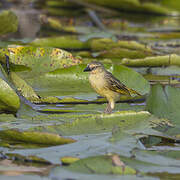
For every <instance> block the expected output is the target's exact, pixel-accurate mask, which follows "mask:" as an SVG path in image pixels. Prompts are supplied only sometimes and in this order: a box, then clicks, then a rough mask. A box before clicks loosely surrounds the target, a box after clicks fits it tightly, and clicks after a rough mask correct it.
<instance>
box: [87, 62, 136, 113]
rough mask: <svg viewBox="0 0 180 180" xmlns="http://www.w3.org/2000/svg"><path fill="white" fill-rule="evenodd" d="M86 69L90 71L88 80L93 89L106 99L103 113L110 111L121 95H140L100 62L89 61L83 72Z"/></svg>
mask: <svg viewBox="0 0 180 180" xmlns="http://www.w3.org/2000/svg"><path fill="white" fill-rule="evenodd" d="M86 71H89V72H90V73H89V82H90V84H91V86H92V87H93V89H94V90H95V91H96V92H97V93H98V94H100V95H101V96H103V97H105V98H106V99H107V100H108V105H107V107H106V109H105V111H104V113H108V114H110V113H112V110H113V109H114V107H115V102H116V101H117V100H118V99H119V98H120V96H121V95H127V96H131V93H132V94H137V95H140V94H139V93H138V92H136V91H135V90H133V89H130V88H128V87H126V86H125V85H124V84H123V83H121V82H120V81H119V80H118V79H116V78H115V77H114V76H113V75H112V74H111V73H110V72H109V71H107V70H106V69H105V68H104V66H103V64H102V63H100V62H96V61H93V62H91V63H90V64H88V65H87V67H86V68H85V69H84V72H86Z"/></svg>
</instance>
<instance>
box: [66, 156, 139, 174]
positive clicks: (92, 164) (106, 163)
mask: <svg viewBox="0 0 180 180" xmlns="http://www.w3.org/2000/svg"><path fill="white" fill-rule="evenodd" d="M117 157H118V156H117ZM112 158H113V156H96V157H89V158H85V159H80V160H78V161H76V162H74V163H72V164H71V165H70V166H69V167H68V169H69V170H72V171H77V172H83V173H95V174H121V175H127V174H131V175H132V174H136V170H135V169H133V168H132V167H130V166H127V165H124V166H116V165H113V160H112ZM122 163H123V162H122Z"/></svg>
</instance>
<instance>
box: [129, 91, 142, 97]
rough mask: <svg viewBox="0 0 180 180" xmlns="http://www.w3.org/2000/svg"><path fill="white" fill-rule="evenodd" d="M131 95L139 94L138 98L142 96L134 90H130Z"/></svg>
mask: <svg viewBox="0 0 180 180" xmlns="http://www.w3.org/2000/svg"><path fill="white" fill-rule="evenodd" d="M128 90H129V92H130V93H132V94H137V95H138V96H142V95H141V94H139V93H138V92H137V91H135V90H133V89H128Z"/></svg>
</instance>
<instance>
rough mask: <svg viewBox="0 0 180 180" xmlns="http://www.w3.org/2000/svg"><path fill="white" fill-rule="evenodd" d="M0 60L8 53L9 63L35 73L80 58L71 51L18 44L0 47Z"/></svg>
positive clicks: (72, 62) (43, 71) (78, 60)
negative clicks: (16, 45) (17, 45)
mask: <svg viewBox="0 0 180 180" xmlns="http://www.w3.org/2000/svg"><path fill="white" fill-rule="evenodd" d="M0 53H1V61H3V63H5V54H6V55H9V60H10V63H12V64H14V65H20V66H25V67H26V68H25V69H24V70H27V68H29V71H30V70H32V72H33V73H34V74H33V75H34V76H35V73H36V74H37V73H38V74H42V73H45V72H50V71H54V70H55V69H58V68H64V67H69V66H72V65H76V64H79V63H80V62H81V60H80V59H78V58H75V57H73V56H72V54H71V53H69V52H67V51H64V50H61V49H56V48H38V47H31V46H26V47H25V46H19V47H15V48H6V49H0Z"/></svg>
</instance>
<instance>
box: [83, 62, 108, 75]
mask: <svg viewBox="0 0 180 180" xmlns="http://www.w3.org/2000/svg"><path fill="white" fill-rule="evenodd" d="M103 69H104V66H103V64H102V63H100V62H96V61H93V62H91V63H89V64H88V65H87V67H86V68H85V69H84V72H86V71H89V72H91V73H96V72H99V71H102V70H103Z"/></svg>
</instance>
